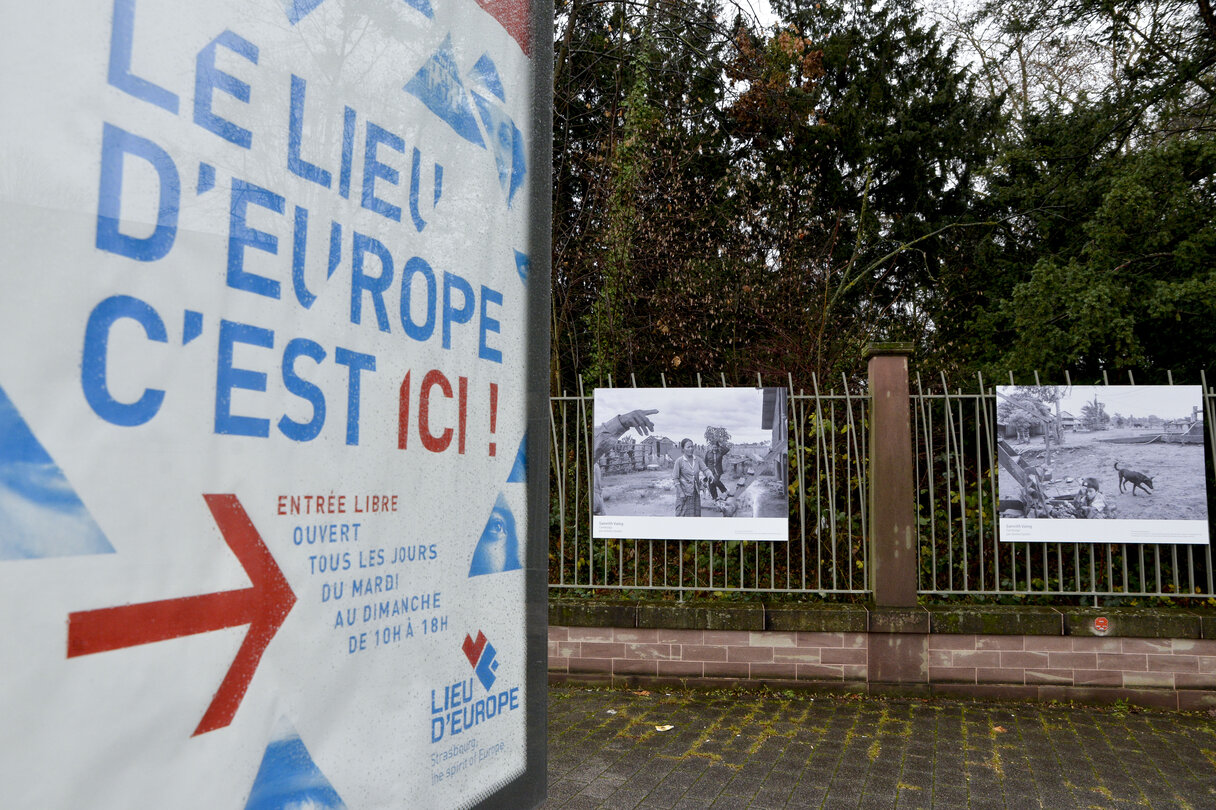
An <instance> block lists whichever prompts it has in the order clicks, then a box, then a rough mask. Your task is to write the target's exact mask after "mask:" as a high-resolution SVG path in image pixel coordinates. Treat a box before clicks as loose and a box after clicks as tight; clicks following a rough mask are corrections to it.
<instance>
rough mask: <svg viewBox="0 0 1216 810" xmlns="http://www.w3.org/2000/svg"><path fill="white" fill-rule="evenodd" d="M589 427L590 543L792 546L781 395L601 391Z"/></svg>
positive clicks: (765, 391) (779, 391)
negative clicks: (781, 543)
mask: <svg viewBox="0 0 1216 810" xmlns="http://www.w3.org/2000/svg"><path fill="white" fill-rule="evenodd" d="M593 419H594V422H595V427H594V430H595V436H594V456H595V458H594V465H593V467H592V475H593V487H592V490H593V491H592V510H591V511H592V517H591V521H592V536H593V537H596V538H631V539H642V540H645V539H651V540H778V541H784V540H788V539H789V489H788V480H789V470H788V468H789V455H788V446H787V443H786V442H787V433H788V415H787V408H786V391H785V389H784V388H597V389H595V409H594V414H593Z"/></svg>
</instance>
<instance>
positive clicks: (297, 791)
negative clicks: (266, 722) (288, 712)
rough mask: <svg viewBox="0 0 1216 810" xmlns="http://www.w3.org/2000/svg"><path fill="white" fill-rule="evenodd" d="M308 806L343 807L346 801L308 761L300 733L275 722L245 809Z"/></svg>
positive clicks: (322, 809)
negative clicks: (276, 724) (272, 737)
mask: <svg viewBox="0 0 1216 810" xmlns="http://www.w3.org/2000/svg"><path fill="white" fill-rule="evenodd" d="M291 807H308V808H314V809H315V810H345V808H346V804H345V802H343V801H342V799H341V797H339V796H338V792H337V791H336V790H334V787H333V785H331V784H330V783H329V780H328V779H326V778H325V774H323V773H321V769H320V768H318V767H317V764H316V763H315V762H313V761H312V755H310V754H309V753H308V749H307V748H306V747H305V746H304V741H303V740H301V739H300V735H299V734H298V733H296V730H295V729H294V728H292V727H291V724H290V723H288V722H287V721H286V720H280V721H279V729H278V731H277V733H276V734H275V735H274V739H272V740H271V741H270V743H269V744H268V745H267V746H266V753H265V754H264V755H263V756H262V765H261V767H259V768H258V775H257V776H255V777H254V779H253V788H252V789H251V790H250V791H249V801H247V802H245V810H284V808H291Z"/></svg>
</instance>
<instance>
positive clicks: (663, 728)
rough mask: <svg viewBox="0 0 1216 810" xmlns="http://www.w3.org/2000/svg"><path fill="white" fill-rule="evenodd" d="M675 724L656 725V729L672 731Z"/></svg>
mask: <svg viewBox="0 0 1216 810" xmlns="http://www.w3.org/2000/svg"><path fill="white" fill-rule="evenodd" d="M673 728H675V726H655V727H654V730H655V731H671V730H672V729H673Z"/></svg>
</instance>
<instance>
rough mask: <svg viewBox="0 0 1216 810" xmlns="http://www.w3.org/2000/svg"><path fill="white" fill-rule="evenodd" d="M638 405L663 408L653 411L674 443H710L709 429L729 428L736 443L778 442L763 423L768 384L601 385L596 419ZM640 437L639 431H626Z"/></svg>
mask: <svg viewBox="0 0 1216 810" xmlns="http://www.w3.org/2000/svg"><path fill="white" fill-rule="evenodd" d="M635 408H642V409H646V410H650V409H657V410H658V413H656V414H651V416H650V420H651V421H652V422H654V429H655V433H657V434H658V435H659V436H666V437H667V438H669V439H671V440H672V441H676V442H678V441H680V440H681V439H685V438H688V439H692V440H693V441H694V442H696V443H697V444H705V428H706V427H707V426H709V425H714V426H717V427H724V428H726V430H727V431H728V432H729V433H730V440H731V443H732V444H751V443H754V442H764V443H765V444H767V443H768V442H770V441H771V440H772V437H773V434H772V432H771V431H768V430H764V429H763V428H761V427H760V420H761V418H762V417H763V411H764V389H762V388H597V389H595V415H594V417H593V418H594V419H595V423H596V424H597V425H601V424H603V423H604V422H607V421H608V420H609V419H611V418H612V417H614V416H616V415H617V414H622V413H628V412H629V411H632V410H634V409H635ZM625 435H626V436H629V437H631V438H633V439H635V440H637V441H641V439H642V438H643V436H642V435H641V434H640V433H638V432H637V431H636V430H630V431H629V432H628V433H626V434H625Z"/></svg>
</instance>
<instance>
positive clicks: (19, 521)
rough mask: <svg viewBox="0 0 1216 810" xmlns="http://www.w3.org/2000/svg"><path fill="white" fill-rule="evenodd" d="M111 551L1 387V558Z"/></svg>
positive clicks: (27, 557) (26, 557)
mask: <svg viewBox="0 0 1216 810" xmlns="http://www.w3.org/2000/svg"><path fill="white" fill-rule="evenodd" d="M112 553H114V547H113V546H112V545H110V541H109V540H107V539H106V536H105V535H104V534H103V533H102V531H101V528H100V527H99V526H98V525H97V523H96V522H95V521H94V520H93V517H92V516H91V515H90V514H89V510H88V509H86V508H85V505H84V503H83V502H82V501H81V500H80V497H79V496H78V495H77V494H76V491H75V490H74V489H72V485H71V484H70V483H68V479H67V476H65V475H64V474H63V471H62V470H60V469H59V466H58V465H57V464H56V463H55V462H54V460H53V459H52V458H51V455H50V453H48V452H47V451H46V448H44V447H43V446H42V444H41V443H40V442H39V441H38V439H37V438H36V437H35V436H34V433H33V431H32V430H30V427H29V425H28V424H26V421H25V420H24V419H22V418H21V414H20V413H18V412H17V406H16V405H14V404H13V401H12V400H11V399H9V398H8V395H7V394H6V393H5V392H4V389H3V388H0V560H31V559H39V558H43V557H68V556H76V555H84V554H112Z"/></svg>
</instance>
